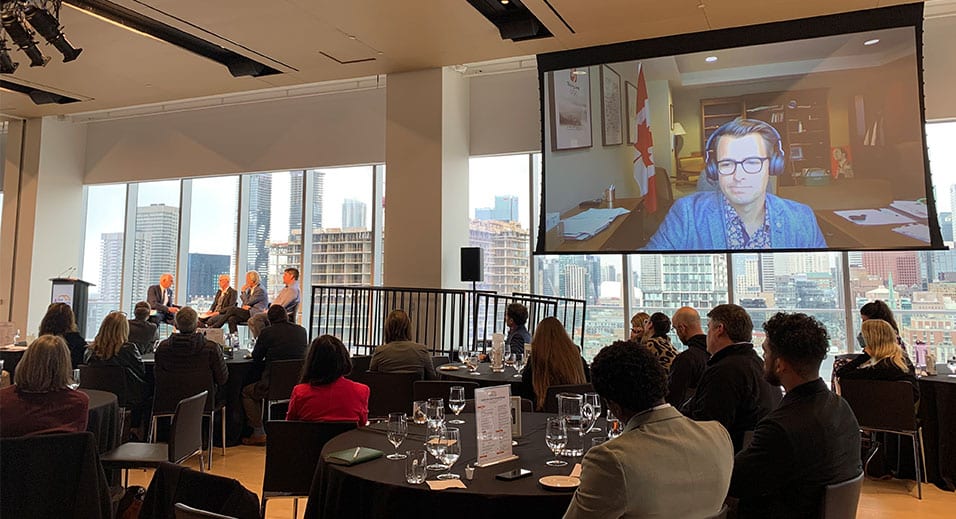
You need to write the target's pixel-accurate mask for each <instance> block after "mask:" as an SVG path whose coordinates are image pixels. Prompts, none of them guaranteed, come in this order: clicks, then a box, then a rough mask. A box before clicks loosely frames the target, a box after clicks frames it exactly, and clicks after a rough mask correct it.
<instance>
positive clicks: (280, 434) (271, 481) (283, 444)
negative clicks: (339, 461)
mask: <svg viewBox="0 0 956 519" xmlns="http://www.w3.org/2000/svg"><path fill="white" fill-rule="evenodd" d="M265 425H266V468H265V472H264V473H263V475H262V494H261V499H262V505H261V510H260V516H262V517H265V516H266V501H268V500H269V499H272V498H276V497H291V498H293V501H292V516H293V517H298V508H299V498H302V497H308V496H309V487H310V486H311V485H312V476H313V475H314V473H315V468H316V466H317V465H318V464H319V459H320V457H321V454H322V448H323V447H325V444H326V442H328V441H329V440H331V439H332V438H334V437H336V436H338V435H339V434H342V433H344V432H347V431H351V430H352V429H355V428H356V426H357V424H356V423H355V422H299V421H275V420H273V421H270V422H266V424H265Z"/></svg>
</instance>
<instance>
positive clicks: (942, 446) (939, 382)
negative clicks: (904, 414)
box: [919, 365, 956, 491]
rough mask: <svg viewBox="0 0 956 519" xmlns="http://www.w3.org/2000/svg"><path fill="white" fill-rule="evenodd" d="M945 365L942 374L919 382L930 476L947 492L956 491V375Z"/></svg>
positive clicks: (930, 479) (921, 415) (920, 408)
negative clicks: (950, 373)
mask: <svg viewBox="0 0 956 519" xmlns="http://www.w3.org/2000/svg"><path fill="white" fill-rule="evenodd" d="M948 373H949V370H947V369H945V365H941V367H940V371H939V375H935V376H932V377H922V378H920V379H919V390H920V403H919V417H920V423H921V424H922V426H923V442H924V444H925V445H924V446H923V448H924V449H925V451H926V476H927V479H928V481H929V482H931V483H934V484H935V485H936V486H938V487H939V488H941V489H943V490H949V491H953V490H956V376H951V375H948Z"/></svg>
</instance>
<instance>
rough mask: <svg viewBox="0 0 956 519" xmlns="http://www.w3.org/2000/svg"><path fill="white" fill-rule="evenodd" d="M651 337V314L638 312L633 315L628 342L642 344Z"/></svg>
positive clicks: (652, 330) (652, 332)
mask: <svg viewBox="0 0 956 519" xmlns="http://www.w3.org/2000/svg"><path fill="white" fill-rule="evenodd" d="M653 335H654V327H653V325H651V314H649V313H647V312H638V313H636V314H634V317H631V335H630V337H628V340H630V341H634V342H636V343H638V344H642V343H643V342H644V341H645V340H646V339H649V338H650V337H652V336H653Z"/></svg>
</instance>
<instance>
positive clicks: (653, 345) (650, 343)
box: [644, 312, 677, 372]
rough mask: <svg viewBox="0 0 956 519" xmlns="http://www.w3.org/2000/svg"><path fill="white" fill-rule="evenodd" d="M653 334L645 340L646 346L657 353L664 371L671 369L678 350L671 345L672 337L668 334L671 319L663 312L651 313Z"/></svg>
mask: <svg viewBox="0 0 956 519" xmlns="http://www.w3.org/2000/svg"><path fill="white" fill-rule="evenodd" d="M650 320H651V330H653V331H652V332H651V336H650V337H648V338H646V339H645V340H644V347H646V348H647V349H649V350H651V352H653V353H654V354H655V355H657V360H658V361H660V363H661V366H663V368H664V371H665V372H667V371H669V370H670V369H671V363H673V362H674V357H676V356H677V350H676V349H674V346H673V345H671V338H670V337H668V336H667V334H668V333H670V331H671V320H670V318H668V317H667V316H666V315H664V314H662V313H661V312H654V314H652V315H651V319H650Z"/></svg>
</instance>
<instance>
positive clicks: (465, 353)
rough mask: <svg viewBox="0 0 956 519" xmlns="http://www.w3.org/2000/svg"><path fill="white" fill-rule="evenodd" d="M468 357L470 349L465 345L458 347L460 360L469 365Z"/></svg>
mask: <svg viewBox="0 0 956 519" xmlns="http://www.w3.org/2000/svg"><path fill="white" fill-rule="evenodd" d="M467 358H468V350H466V349H465V348H464V346H463V347H461V348H458V362H459V363H461V364H463V365H465V366H467V365H468V362H467V360H466V359H467Z"/></svg>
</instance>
